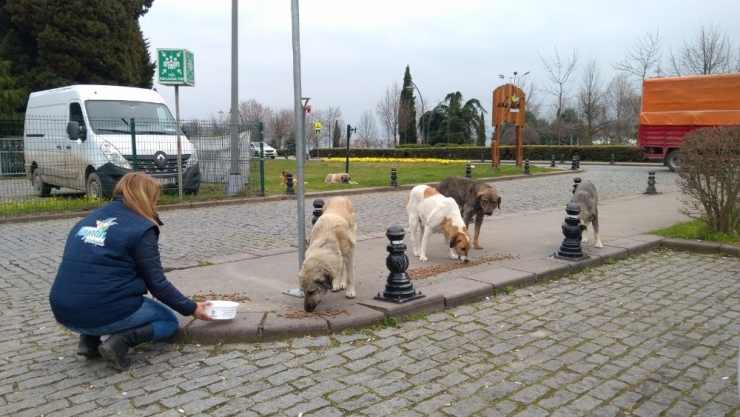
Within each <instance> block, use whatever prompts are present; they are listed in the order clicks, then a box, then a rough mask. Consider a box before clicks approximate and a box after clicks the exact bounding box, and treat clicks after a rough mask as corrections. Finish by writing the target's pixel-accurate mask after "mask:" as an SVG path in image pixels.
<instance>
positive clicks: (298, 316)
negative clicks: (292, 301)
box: [278, 308, 347, 319]
mask: <svg viewBox="0 0 740 417" xmlns="http://www.w3.org/2000/svg"><path fill="white" fill-rule="evenodd" d="M343 313H347V310H334V309H332V308H327V309H326V310H324V311H312V312H310V313H309V312H307V311H292V312H290V313H285V314H278V317H285V318H286V319H302V318H304V317H321V316H329V317H332V318H333V317H336V316H338V315H340V314H343Z"/></svg>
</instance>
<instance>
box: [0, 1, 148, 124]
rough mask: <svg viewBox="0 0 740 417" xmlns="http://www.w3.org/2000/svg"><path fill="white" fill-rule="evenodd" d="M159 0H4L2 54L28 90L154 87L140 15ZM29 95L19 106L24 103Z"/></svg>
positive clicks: (0, 37) (17, 81)
mask: <svg viewBox="0 0 740 417" xmlns="http://www.w3.org/2000/svg"><path fill="white" fill-rule="evenodd" d="M153 1H154V0H98V1H96V2H95V3H94V7H93V6H91V4H90V3H89V2H88V1H85V0H46V1H40V0H0V56H4V57H11V56H12V57H13V60H12V64H11V66H10V70H9V72H10V77H11V78H13V80H14V82H15V85H16V88H19V89H21V90H23V91H24V92H25V95H26V97H27V94H28V93H30V92H33V91H38V90H44V89H48V88H55V87H60V86H64V85H69V84H111V85H124V86H136V87H145V88H151V87H152V82H153V76H154V69H155V66H156V65H155V64H154V63H153V62H152V60H151V55H150V54H149V44H148V42H147V41H146V40H145V39H144V37H143V34H142V32H141V28H140V26H139V21H138V19H139V18H140V17H141V16H143V15H144V14H146V12H148V11H149V8H150V7H151V5H152V2H153ZM25 101H26V99H24V103H23V104H22V105H21V106H20V108H21V110H20V111H22V108H23V107H25Z"/></svg>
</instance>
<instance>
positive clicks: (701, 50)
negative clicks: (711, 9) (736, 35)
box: [669, 25, 740, 76]
mask: <svg viewBox="0 0 740 417" xmlns="http://www.w3.org/2000/svg"><path fill="white" fill-rule="evenodd" d="M669 64H670V69H671V71H672V72H673V73H674V74H675V75H678V76H681V75H708V74H724V73H728V72H736V71H739V70H740V54H738V51H737V49H736V48H735V46H734V45H733V43H732V40H731V39H730V37H729V36H728V35H727V34H724V33H722V32H720V30H719V28H715V27H714V25H710V26H709V27H705V26H704V25H701V26H700V27H699V30H698V32H697V34H696V37H695V38H694V39H693V40H692V41H690V42H687V41H686V39H684V41H683V44H682V45H681V46H680V47H679V48H678V51H676V53H675V54H674V53H673V51H671V56H670V58H669Z"/></svg>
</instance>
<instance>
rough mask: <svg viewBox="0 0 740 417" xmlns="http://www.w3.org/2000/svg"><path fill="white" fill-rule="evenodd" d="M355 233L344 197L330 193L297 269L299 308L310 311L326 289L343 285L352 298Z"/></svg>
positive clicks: (349, 207) (353, 213) (338, 287)
mask: <svg viewBox="0 0 740 417" xmlns="http://www.w3.org/2000/svg"><path fill="white" fill-rule="evenodd" d="M356 235H357V225H356V222H355V212H354V206H353V205H352V202H351V201H350V200H349V199H348V198H346V197H334V198H332V199H330V200H329V201H328V202H327V203H326V204H325V205H324V212H323V214H322V215H321V216H320V217H319V218H318V220H316V223H315V224H314V226H313V230H311V241H310V242H311V243H310V244H309V245H308V248H307V249H306V258H305V259H304V261H303V265H302V266H301V271H300V272H299V273H298V276H299V279H300V284H301V290H302V291H303V296H304V298H303V309H304V310H305V311H308V312H311V311H314V310H315V309H316V306H317V305H318V304H319V303H320V302H321V299H322V298H323V297H324V295H326V293H327V292H328V291H329V290H332V291H333V292H337V291H340V290H343V289H346V290H347V292H346V293H345V296H346V297H347V298H355V297H356V295H357V294H356V293H355V279H354V255H355V243H356Z"/></svg>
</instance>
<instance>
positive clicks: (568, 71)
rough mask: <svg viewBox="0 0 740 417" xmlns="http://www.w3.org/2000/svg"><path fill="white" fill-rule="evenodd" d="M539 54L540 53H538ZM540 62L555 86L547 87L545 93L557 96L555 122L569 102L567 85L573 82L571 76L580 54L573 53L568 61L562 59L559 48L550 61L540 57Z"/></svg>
mask: <svg viewBox="0 0 740 417" xmlns="http://www.w3.org/2000/svg"><path fill="white" fill-rule="evenodd" d="M538 54H539V52H538ZM540 60H542V63H543V64H544V65H545V69H546V70H547V79H548V80H549V81H550V82H551V83H552V84H554V85H552V86H549V87H545V92H546V93H548V94H551V95H553V96H555V98H556V99H557V103H556V106H557V107H556V111H555V120H558V119H559V118H560V113H562V112H563V110H564V107H565V102H566V101H567V100H568V95H567V90H566V87H565V86H566V84H568V82H570V81H571V76H572V75H573V71H574V70H575V68H576V63H577V62H578V54H577V53H576V51H573V56H571V58H569V59H567V60H563V59H561V58H560V53H559V52H558V48H555V55H554V56H552V57H550V58H549V60H545V58H542V55H540Z"/></svg>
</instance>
